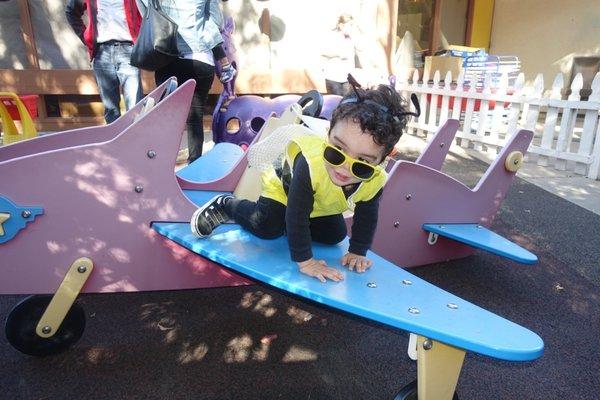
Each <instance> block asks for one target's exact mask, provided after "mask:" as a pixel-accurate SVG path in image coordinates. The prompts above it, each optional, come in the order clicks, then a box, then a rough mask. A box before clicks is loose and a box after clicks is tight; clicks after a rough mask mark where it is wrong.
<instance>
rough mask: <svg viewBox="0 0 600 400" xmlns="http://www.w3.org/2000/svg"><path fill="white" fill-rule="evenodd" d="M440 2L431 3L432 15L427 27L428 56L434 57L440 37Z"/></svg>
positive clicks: (438, 0)
mask: <svg viewBox="0 0 600 400" xmlns="http://www.w3.org/2000/svg"><path fill="white" fill-rule="evenodd" d="M441 26H442V0H434V1H433V15H432V16H431V22H430V25H429V54H430V55H434V54H435V52H436V51H437V49H438V47H439V46H440V42H441V36H442V29H441Z"/></svg>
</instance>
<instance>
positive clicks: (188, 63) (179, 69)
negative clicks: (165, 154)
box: [154, 58, 215, 162]
mask: <svg viewBox="0 0 600 400" xmlns="http://www.w3.org/2000/svg"><path fill="white" fill-rule="evenodd" d="M172 76H174V77H176V78H177V82H178V83H179V84H180V85H181V84H182V83H184V82H185V81H187V80H188V79H194V80H195V81H196V89H195V90H194V97H193V98H192V105H191V107H190V113H189V114H188V119H187V123H186V130H187V141H188V150H189V157H188V161H189V162H192V161H194V160H195V159H197V158H198V157H200V156H201V155H202V145H203V144H204V122H203V116H204V105H205V104H206V99H207V98H208V91H209V90H210V87H211V86H212V83H213V79H214V76H215V67H214V66H212V65H210V64H206V63H203V62H200V61H196V60H188V59H184V58H177V59H175V60H174V61H173V62H172V63H170V64H168V65H167V66H165V67H163V68H160V69H158V70H156V72H155V73H154V80H155V81H156V85H160V84H161V83H163V82H165V81H166V80H167V79H169V78H170V77H172Z"/></svg>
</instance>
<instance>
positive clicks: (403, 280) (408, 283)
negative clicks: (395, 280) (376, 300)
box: [402, 279, 412, 285]
mask: <svg viewBox="0 0 600 400" xmlns="http://www.w3.org/2000/svg"><path fill="white" fill-rule="evenodd" d="M402 283H403V284H405V285H412V281H410V280H408V279H402Z"/></svg>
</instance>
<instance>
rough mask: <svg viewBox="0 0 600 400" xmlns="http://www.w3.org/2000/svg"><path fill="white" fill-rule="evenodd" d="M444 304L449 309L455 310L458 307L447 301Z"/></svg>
mask: <svg viewBox="0 0 600 400" xmlns="http://www.w3.org/2000/svg"><path fill="white" fill-rule="evenodd" d="M446 306H447V307H448V308H450V309H451V310H456V309H457V308H458V304H455V303H448V304H446Z"/></svg>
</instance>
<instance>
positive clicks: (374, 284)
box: [367, 282, 377, 289]
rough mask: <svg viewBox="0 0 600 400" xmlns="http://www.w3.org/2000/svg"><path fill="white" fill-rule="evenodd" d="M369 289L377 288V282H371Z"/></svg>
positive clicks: (368, 284)
mask: <svg viewBox="0 0 600 400" xmlns="http://www.w3.org/2000/svg"><path fill="white" fill-rule="evenodd" d="M367 287H368V288H371V289H374V288H376V287H377V284H376V283H375V282H369V283H367Z"/></svg>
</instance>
